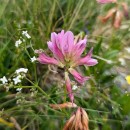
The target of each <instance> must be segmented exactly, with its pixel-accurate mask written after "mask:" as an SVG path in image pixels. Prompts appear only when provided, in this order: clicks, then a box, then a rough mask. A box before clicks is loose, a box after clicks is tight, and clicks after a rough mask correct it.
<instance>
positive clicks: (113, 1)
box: [97, 0, 117, 4]
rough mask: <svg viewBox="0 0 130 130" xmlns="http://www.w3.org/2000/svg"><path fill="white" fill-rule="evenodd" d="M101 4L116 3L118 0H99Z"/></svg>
mask: <svg viewBox="0 0 130 130" xmlns="http://www.w3.org/2000/svg"><path fill="white" fill-rule="evenodd" d="M97 2H98V3H100V4H106V3H115V2H117V0H97Z"/></svg>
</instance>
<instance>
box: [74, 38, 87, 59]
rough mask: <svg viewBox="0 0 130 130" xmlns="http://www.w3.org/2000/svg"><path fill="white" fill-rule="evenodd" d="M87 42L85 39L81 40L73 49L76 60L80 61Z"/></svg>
mask: <svg viewBox="0 0 130 130" xmlns="http://www.w3.org/2000/svg"><path fill="white" fill-rule="evenodd" d="M86 42H87V39H84V40H80V41H79V42H78V43H77V44H75V46H74V49H73V57H75V59H78V58H79V57H80V56H81V54H82V53H83V51H84V50H85V47H86Z"/></svg>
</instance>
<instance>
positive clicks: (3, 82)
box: [0, 76, 8, 84]
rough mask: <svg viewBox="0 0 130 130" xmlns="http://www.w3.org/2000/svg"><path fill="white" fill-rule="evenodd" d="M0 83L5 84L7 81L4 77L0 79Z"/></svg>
mask: <svg viewBox="0 0 130 130" xmlns="http://www.w3.org/2000/svg"><path fill="white" fill-rule="evenodd" d="M0 81H1V82H2V84H5V83H7V82H8V80H7V78H6V77H5V76H3V78H0Z"/></svg>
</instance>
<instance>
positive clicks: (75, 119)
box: [63, 107, 89, 130]
mask: <svg viewBox="0 0 130 130" xmlns="http://www.w3.org/2000/svg"><path fill="white" fill-rule="evenodd" d="M88 122H89V118H88V115H87V113H86V111H85V110H84V109H83V108H80V107H79V108H78V109H77V111H76V113H74V114H73V115H72V116H71V117H70V119H69V120H68V121H67V122H66V124H65V126H64V128H63V130H89V126H88Z"/></svg>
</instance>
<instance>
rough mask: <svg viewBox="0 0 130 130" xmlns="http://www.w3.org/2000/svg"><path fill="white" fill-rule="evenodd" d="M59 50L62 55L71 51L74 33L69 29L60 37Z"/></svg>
mask: <svg viewBox="0 0 130 130" xmlns="http://www.w3.org/2000/svg"><path fill="white" fill-rule="evenodd" d="M62 39H63V40H62V45H61V50H62V53H63V54H64V55H67V54H68V53H70V52H71V51H72V48H73V45H74V35H73V33H72V32H71V31H67V32H66V33H65V34H64V36H63V38H62Z"/></svg>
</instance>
